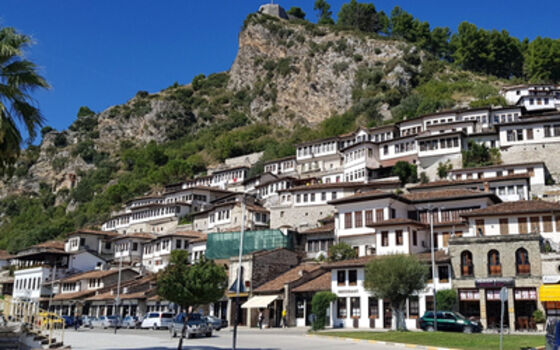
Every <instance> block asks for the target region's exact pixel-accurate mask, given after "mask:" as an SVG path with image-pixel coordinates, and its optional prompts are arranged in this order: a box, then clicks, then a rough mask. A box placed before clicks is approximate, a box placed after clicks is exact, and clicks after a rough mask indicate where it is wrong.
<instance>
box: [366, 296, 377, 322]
mask: <svg viewBox="0 0 560 350" xmlns="http://www.w3.org/2000/svg"><path fill="white" fill-rule="evenodd" d="M368 316H369V318H377V317H379V300H378V299H377V298H372V297H369V298H368Z"/></svg>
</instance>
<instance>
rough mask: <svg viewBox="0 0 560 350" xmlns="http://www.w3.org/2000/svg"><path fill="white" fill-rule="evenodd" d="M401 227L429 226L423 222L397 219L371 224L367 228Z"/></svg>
mask: <svg viewBox="0 0 560 350" xmlns="http://www.w3.org/2000/svg"><path fill="white" fill-rule="evenodd" d="M400 225H416V226H427V225H426V224H425V223H423V222H420V221H416V220H412V219H405V218H395V219H388V220H383V221H379V222H374V223H371V224H369V225H367V226H368V227H384V226H400Z"/></svg>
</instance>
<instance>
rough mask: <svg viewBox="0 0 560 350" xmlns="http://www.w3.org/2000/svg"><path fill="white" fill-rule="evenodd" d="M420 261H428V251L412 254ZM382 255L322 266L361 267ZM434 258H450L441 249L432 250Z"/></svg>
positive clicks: (429, 259)
mask: <svg viewBox="0 0 560 350" xmlns="http://www.w3.org/2000/svg"><path fill="white" fill-rule="evenodd" d="M414 256H416V257H417V258H418V260H419V261H421V262H430V261H431V258H432V255H431V253H430V252H425V253H419V254H414ZM382 257H383V255H369V256H362V257H359V258H356V259H349V260H342V261H337V262H333V263H329V264H327V265H325V266H324V267H325V268H327V269H340V268H346V267H362V266H365V265H367V263H369V262H370V261H372V260H374V259H378V258H382ZM434 260H435V261H436V262H446V261H449V260H450V256H449V254H447V253H445V251H443V250H436V251H435V252H434Z"/></svg>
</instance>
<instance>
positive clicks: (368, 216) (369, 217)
mask: <svg viewBox="0 0 560 350" xmlns="http://www.w3.org/2000/svg"><path fill="white" fill-rule="evenodd" d="M371 224H373V210H366V226H369V225H371Z"/></svg>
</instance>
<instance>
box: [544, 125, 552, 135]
mask: <svg viewBox="0 0 560 350" xmlns="http://www.w3.org/2000/svg"><path fill="white" fill-rule="evenodd" d="M544 137H552V127H551V126H550V125H545V126H544Z"/></svg>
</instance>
